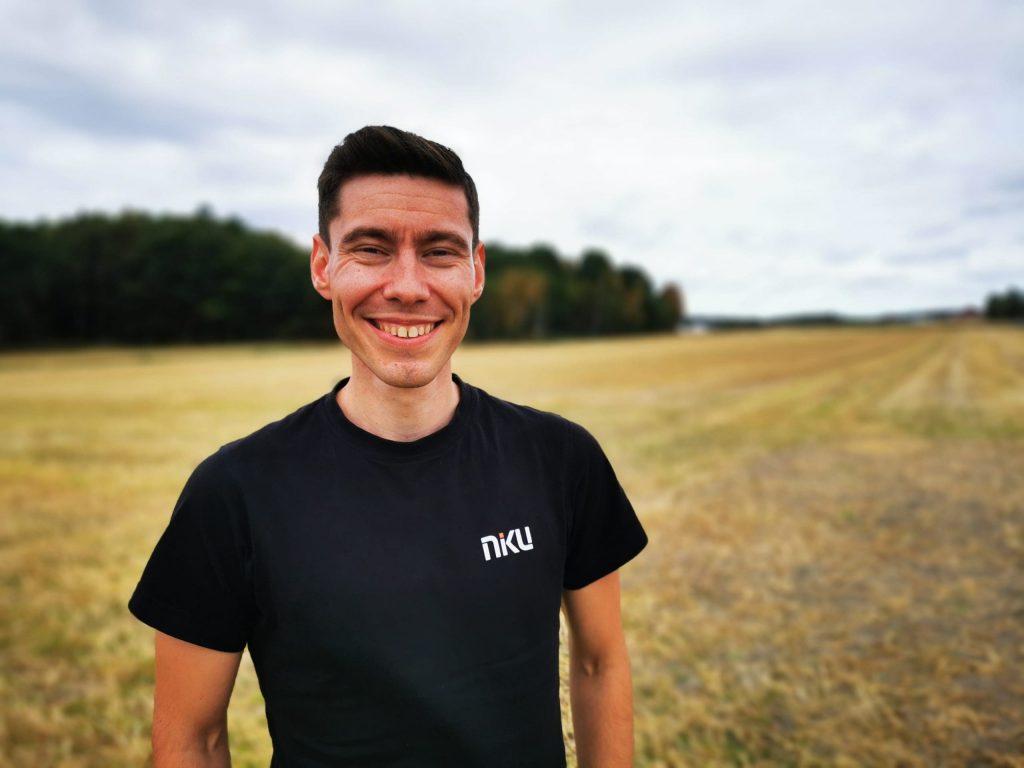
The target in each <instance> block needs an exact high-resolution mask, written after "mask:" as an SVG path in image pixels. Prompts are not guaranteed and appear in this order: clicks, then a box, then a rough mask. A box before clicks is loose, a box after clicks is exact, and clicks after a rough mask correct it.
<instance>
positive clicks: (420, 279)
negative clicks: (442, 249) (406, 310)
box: [383, 252, 430, 304]
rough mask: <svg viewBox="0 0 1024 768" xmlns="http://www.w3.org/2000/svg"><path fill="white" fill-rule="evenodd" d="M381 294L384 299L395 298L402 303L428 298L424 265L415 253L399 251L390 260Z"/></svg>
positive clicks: (428, 292)
mask: <svg viewBox="0 0 1024 768" xmlns="http://www.w3.org/2000/svg"><path fill="white" fill-rule="evenodd" d="M383 295H384V298H385V299H395V300H396V301H399V302H401V303H402V304H412V303H415V302H417V301H426V300H427V299H428V298H430V287H429V286H428V285H427V272H426V266H425V265H424V264H423V262H421V261H420V258H419V255H418V254H417V253H414V252H400V253H399V254H398V255H397V257H396V258H395V259H394V260H393V261H392V262H391V264H390V265H389V266H388V274H387V279H386V281H385V283H384V290H383Z"/></svg>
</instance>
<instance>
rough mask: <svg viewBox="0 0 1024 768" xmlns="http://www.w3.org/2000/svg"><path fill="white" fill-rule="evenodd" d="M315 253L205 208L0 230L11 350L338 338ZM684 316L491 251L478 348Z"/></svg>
mask: <svg viewBox="0 0 1024 768" xmlns="http://www.w3.org/2000/svg"><path fill="white" fill-rule="evenodd" d="M308 265H309V254H308V252H307V251H306V250H304V249H302V248H301V247H299V246H298V245H296V244H294V243H293V242H292V241H290V240H288V239H286V238H285V237H283V236H281V235H278V234H275V233H271V232H263V231H256V230H254V229H251V228H250V227H248V226H247V225H245V224H244V223H242V222H241V221H239V220H238V219H235V218H218V217H215V216H214V215H213V214H212V213H211V212H210V211H209V209H206V208H200V209H199V210H197V211H196V212H195V213H194V214H192V215H154V214H149V213H144V212H138V211H126V212H123V213H120V214H118V215H107V214H98V213H83V214H79V215H77V216H74V217H71V218H67V219H62V220H59V221H54V222H47V221H42V222H34V223H16V222H5V221H0V277H2V279H0V347H7V348H12V347H32V346H54V345H61V346H63V345H82V344H183V343H194V342H220V341H255V340H297V339H328V338H332V337H333V336H334V330H333V327H332V323H331V313H330V310H329V308H328V307H327V306H326V304H325V302H324V300H323V299H322V298H320V297H319V296H318V295H317V294H316V293H315V292H314V291H313V290H312V288H311V287H310V281H309V266H308ZM683 314H684V306H683V298H682V294H681V292H680V290H679V289H678V288H677V287H676V286H674V285H666V286H664V287H662V288H660V289H656V288H655V286H654V285H653V284H652V282H651V281H650V279H649V278H648V277H647V275H646V274H644V272H643V271H641V270H640V269H638V268H636V267H631V266H623V267H619V266H616V265H615V264H613V262H612V259H611V258H610V256H609V255H608V254H606V253H604V252H603V251H600V250H596V249H595V250H588V251H585V252H584V253H583V254H581V256H580V257H579V258H578V259H570V258H567V257H566V256H563V255H561V254H559V253H557V252H556V251H555V250H554V249H553V248H551V247H548V246H545V245H534V246H531V247H527V248H519V247H511V246H505V245H501V244H497V243H494V244H492V243H488V247H487V288H486V290H485V291H484V294H483V297H482V298H481V299H480V301H479V302H478V303H477V305H476V306H475V307H474V309H473V313H472V319H471V322H470V328H469V333H468V336H469V338H472V339H478V340H485V339H522V338H531V339H538V338H552V337H567V336H598V335H615V334H628V333H649V332H654V331H666V330H670V329H673V328H675V327H676V326H677V325H678V324H679V322H680V320H681V319H682V317H683Z"/></svg>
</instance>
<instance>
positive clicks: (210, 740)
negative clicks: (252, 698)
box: [152, 717, 230, 768]
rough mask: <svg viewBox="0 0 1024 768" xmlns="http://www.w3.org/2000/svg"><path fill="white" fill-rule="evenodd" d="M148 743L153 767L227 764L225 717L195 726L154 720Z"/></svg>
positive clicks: (166, 720)
mask: <svg viewBox="0 0 1024 768" xmlns="http://www.w3.org/2000/svg"><path fill="white" fill-rule="evenodd" d="M152 741H153V766H154V768H172V767H185V766H188V767H189V768H191V766H196V767H197V768H198V767H199V766H227V765H230V759H229V752H228V722H227V718H224V719H223V720H221V721H218V722H214V723H209V724H206V725H202V726H197V725H187V724H182V723H180V722H175V721H173V720H168V719H164V718H158V717H154V718H153V733H152Z"/></svg>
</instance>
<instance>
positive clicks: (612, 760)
mask: <svg viewBox="0 0 1024 768" xmlns="http://www.w3.org/2000/svg"><path fill="white" fill-rule="evenodd" d="M562 608H563V610H564V611H565V617H566V620H567V622H568V624H569V692H570V701H571V703H572V721H573V728H574V730H575V732H576V754H577V757H578V760H579V766H580V768H593V767H594V766H600V768H619V767H620V766H632V765H633V687H632V681H631V677H630V671H629V654H628V653H627V650H626V638H625V635H624V633H623V630H622V614H621V611H620V607H619V574H618V571H613V572H612V573H610V574H608V575H607V576H605V577H603V578H601V579H598V580H597V581H595V582H592V583H590V584H588V585H587V586H585V587H583V588H581V589H567V590H565V591H564V592H563V593H562Z"/></svg>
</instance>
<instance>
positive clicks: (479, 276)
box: [473, 243, 487, 303]
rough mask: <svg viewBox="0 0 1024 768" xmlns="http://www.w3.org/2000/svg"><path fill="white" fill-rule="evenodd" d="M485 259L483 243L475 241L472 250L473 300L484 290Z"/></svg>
mask: <svg viewBox="0 0 1024 768" xmlns="http://www.w3.org/2000/svg"><path fill="white" fill-rule="evenodd" d="M486 261H487V253H486V251H485V250H484V244H483V243H477V244H476V248H475V249H474V250H473V280H474V283H473V302H474V303H476V300H477V299H479V298H480V294H482V293H483V292H484V264H485V263H486Z"/></svg>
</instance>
